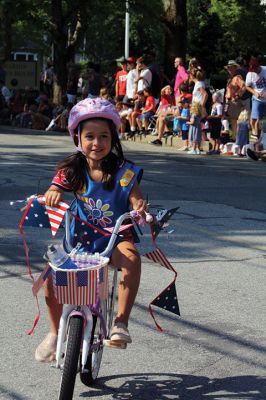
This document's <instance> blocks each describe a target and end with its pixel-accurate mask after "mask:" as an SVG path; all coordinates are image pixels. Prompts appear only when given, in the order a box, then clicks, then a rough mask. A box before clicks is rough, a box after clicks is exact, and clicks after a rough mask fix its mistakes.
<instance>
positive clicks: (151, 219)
mask: <svg viewBox="0 0 266 400" xmlns="http://www.w3.org/2000/svg"><path fill="white" fill-rule="evenodd" d="M153 219H154V218H153V215H152V214H150V213H148V212H146V211H145V220H146V222H147V223H148V224H150V223H151V222H153Z"/></svg>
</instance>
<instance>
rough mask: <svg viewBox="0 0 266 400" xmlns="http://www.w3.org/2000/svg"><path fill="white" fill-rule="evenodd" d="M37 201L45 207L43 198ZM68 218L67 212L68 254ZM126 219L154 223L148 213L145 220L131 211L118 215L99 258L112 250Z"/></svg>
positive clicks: (67, 240) (134, 211)
mask: <svg viewBox="0 0 266 400" xmlns="http://www.w3.org/2000/svg"><path fill="white" fill-rule="evenodd" d="M38 201H39V203H40V204H43V205H45V197H44V196H40V197H38ZM70 217H71V213H70V212H69V211H68V210H67V211H66V213H65V233H66V245H67V250H68V251H69V252H71V251H72V250H73V247H72V246H71V244H70ZM126 219H131V220H133V221H135V222H137V221H140V220H142V221H144V222H146V223H152V222H153V221H154V217H153V215H152V214H150V213H148V212H145V219H144V218H143V217H142V216H141V214H140V213H139V212H138V211H136V210H132V211H129V212H126V213H124V214H122V215H120V217H119V218H118V219H117V221H116V223H115V226H114V229H113V231H112V234H111V237H110V239H109V242H108V245H107V247H106V249H105V250H104V251H103V252H102V253H100V255H101V256H103V257H104V256H106V255H107V254H108V253H109V252H110V251H111V250H112V249H113V247H114V244H115V241H116V238H117V236H118V233H119V229H120V227H121V225H122V223H123V222H124V221H125V220H126Z"/></svg>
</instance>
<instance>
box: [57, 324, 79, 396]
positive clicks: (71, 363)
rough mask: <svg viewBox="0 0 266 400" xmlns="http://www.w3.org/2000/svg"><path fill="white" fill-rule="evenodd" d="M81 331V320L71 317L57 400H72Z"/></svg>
mask: <svg viewBox="0 0 266 400" xmlns="http://www.w3.org/2000/svg"><path fill="white" fill-rule="evenodd" d="M82 331H83V319H82V318H81V317H79V316H73V317H71V318H70V321H69V329H68V338H67V345H66V354H65V360H64V367H63V374H62V379H61V386H60V393H59V400H72V397H73V392H74V386H75V381H76V375H77V369H78V361H79V355H80V346H81V341H82Z"/></svg>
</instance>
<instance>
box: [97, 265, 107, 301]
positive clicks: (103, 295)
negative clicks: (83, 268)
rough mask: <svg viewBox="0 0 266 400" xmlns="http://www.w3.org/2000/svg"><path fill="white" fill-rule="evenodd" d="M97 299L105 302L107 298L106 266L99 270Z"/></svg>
mask: <svg viewBox="0 0 266 400" xmlns="http://www.w3.org/2000/svg"><path fill="white" fill-rule="evenodd" d="M99 297H100V299H101V300H106V299H107V297H108V266H107V265H106V266H105V267H103V268H100V269H99Z"/></svg>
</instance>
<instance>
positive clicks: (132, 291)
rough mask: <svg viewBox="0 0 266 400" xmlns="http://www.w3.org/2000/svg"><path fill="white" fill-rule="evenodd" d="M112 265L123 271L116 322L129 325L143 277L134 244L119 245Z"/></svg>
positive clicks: (112, 259)
mask: <svg viewBox="0 0 266 400" xmlns="http://www.w3.org/2000/svg"><path fill="white" fill-rule="evenodd" d="M111 263H112V265H114V266H115V267H117V268H121V270H122V274H121V279H120V282H119V287H118V310H117V316H116V318H115V321H116V322H123V323H124V324H125V325H127V324H128V319H129V315H130V312H131V310H132V307H133V304H134V301H135V298H136V295H137V293H138V288H139V283H140V275H141V260H140V256H139V253H138V251H137V250H136V248H135V246H134V244H133V243H131V242H126V241H125V242H121V243H119V244H118V246H117V247H116V248H115V250H114V252H113V255H112V258H111Z"/></svg>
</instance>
